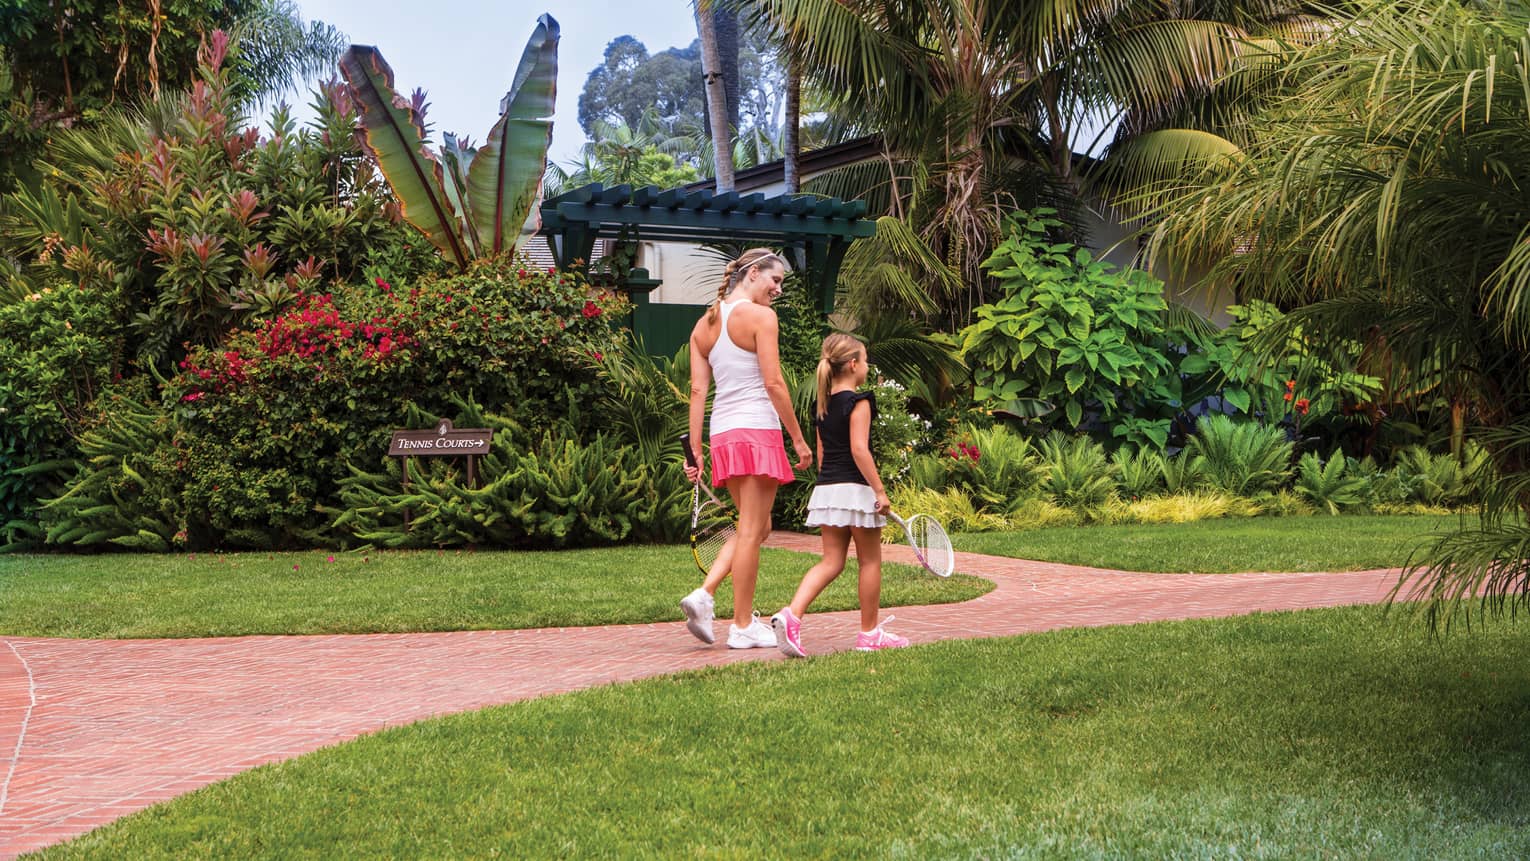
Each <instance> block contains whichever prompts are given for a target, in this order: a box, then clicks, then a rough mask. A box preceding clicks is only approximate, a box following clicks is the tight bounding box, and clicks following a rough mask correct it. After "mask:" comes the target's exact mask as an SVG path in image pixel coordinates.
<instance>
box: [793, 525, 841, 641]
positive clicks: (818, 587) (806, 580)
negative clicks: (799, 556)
mask: <svg viewBox="0 0 1530 861" xmlns="http://www.w3.org/2000/svg"><path fill="white" fill-rule="evenodd" d="M849 552H850V529H849V527H846V526H825V527H823V558H822V559H820V560H819V561H818V564H816V565H814V566H813V567H812V568H809V569H808V571H807V573H806V574H804V575H802V585H800V586H798V587H797V594H796V595H793V596H792V603H791V604H790V605H789V606H790V607H791V611H792V613H793V614H795V615H796V616H797V618H799V619H800V618H802V617H803V616H806V615H807V611H808V606H809V605H811V604H812V603H813V601H814V600H816V599H817V598H818V595H819V594H820V593H822V592H823V590H824V587H826V586H828V585H829V584H830V583H833V582H834V578H835V577H838V576H839V572H841V571H843V570H845V556H846V555H848V554H849Z"/></svg>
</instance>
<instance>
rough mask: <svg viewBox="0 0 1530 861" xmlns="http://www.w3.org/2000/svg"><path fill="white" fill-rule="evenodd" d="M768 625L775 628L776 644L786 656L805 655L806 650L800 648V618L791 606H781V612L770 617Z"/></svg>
mask: <svg viewBox="0 0 1530 861" xmlns="http://www.w3.org/2000/svg"><path fill="white" fill-rule="evenodd" d="M770 626H771V627H772V628H775V629H776V645H777V646H780V647H781V651H783V652H785V653H786V654H787V656H788V657H792V658H805V657H807V652H806V651H804V650H803V648H802V620H801V619H799V618H797V614H796V613H793V612H792V608H790V607H782V608H781V612H779V613H777V614H775V615H774V616H771V617H770Z"/></svg>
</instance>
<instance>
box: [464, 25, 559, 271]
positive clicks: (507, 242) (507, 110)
mask: <svg viewBox="0 0 1530 861" xmlns="http://www.w3.org/2000/svg"><path fill="white" fill-rule="evenodd" d="M558 36H559V31H558V22H557V21H555V20H553V17H552V16H551V15H543V16H541V17H540V18H538V19H537V27H536V29H535V30H533V31H532V34H531V38H530V39H529V40H527V42H526V49H525V51H523V52H522V54H521V61H520V65H519V66H518V67H517V68H516V71H515V78H514V79H513V83H512V84H511V86H510V91H509V92H507V93H506V94H505V98H504V100H503V101H502V102H500V117H499V121H498V122H496V123H495V124H494V128H493V130H491V131H490V132H489V138H488V140H487V141H485V142H484V145H483V146H482V147H480V148H479V149H478V151H477V152H476V153H475V154H474V156H473V163H472V164H471V165H470V166H469V167H468V182H467V186H468V187H467V197H468V201H469V206H470V207H471V209H472V211H473V213H474V216H475V224H476V226H477V228H478V241H479V244H480V246H481V247H484V248H488V249H491V250H492V252H493V253H495V254H499V253H501V252H503V251H505V250H507V249H510V248H515V247H519V246H520V245H521V244H522V243H523V242H524V241H525V237H527V236H529V235H530V234H529V233H528V232H527V231H528V230H535V229H536V227H537V225H538V223H539V219H538V217H537V215H538V214H537V213H536V212H535V211H534V209H535V207H536V203H537V198H538V197H539V196H540V195H541V191H542V176H543V174H544V173H546V171H547V147H548V144H549V143H550V142H551V140H552V115H553V102H554V99H555V97H556V95H557V77H558Z"/></svg>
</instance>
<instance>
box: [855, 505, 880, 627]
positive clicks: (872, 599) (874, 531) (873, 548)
mask: <svg viewBox="0 0 1530 861" xmlns="http://www.w3.org/2000/svg"><path fill="white" fill-rule="evenodd" d="M850 534H851V535H852V536H854V538H855V561H856V562H857V563H859V564H860V568H861V573H860V581H859V585H858V588H857V591H858V592H859V593H860V599H861V630H862V631H871V630H874V629H875V628H876V626H877V616H878V613H879V608H880V606H881V603H882V530H881V529H880V528H870V529H865V528H860V527H851V529H850Z"/></svg>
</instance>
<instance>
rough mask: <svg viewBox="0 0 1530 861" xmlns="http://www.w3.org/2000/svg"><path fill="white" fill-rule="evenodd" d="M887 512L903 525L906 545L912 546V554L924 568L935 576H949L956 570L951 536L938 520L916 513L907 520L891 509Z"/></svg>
mask: <svg viewBox="0 0 1530 861" xmlns="http://www.w3.org/2000/svg"><path fill="white" fill-rule="evenodd" d="M887 514H888V516H889V517H891V518H892V519H893V520H896V521H898V525H899V526H902V527H903V534H904V535H905V536H906V537H907V538H908V546H910V547H912V548H914V555H915V556H917V557H919V564H920V565H923V566H924V570H926V571H928V572H930V573H931V574H934V575H935V576H936V577H950V576H951V572H952V571H954V570H956V551H955V550H953V549H952V548H951V538H950V536H948V535H946V529H945V527H943V526H941V525H940V521H938V520H936V519H935V518H933V517H931V516H930V515H928V514H916V515H914V516H913V517H910V518H909V519H907V520H904V519H903V518H901V517H899V516H898V515H897V514H896V513H895V512H892V511H889V512H887Z"/></svg>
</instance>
